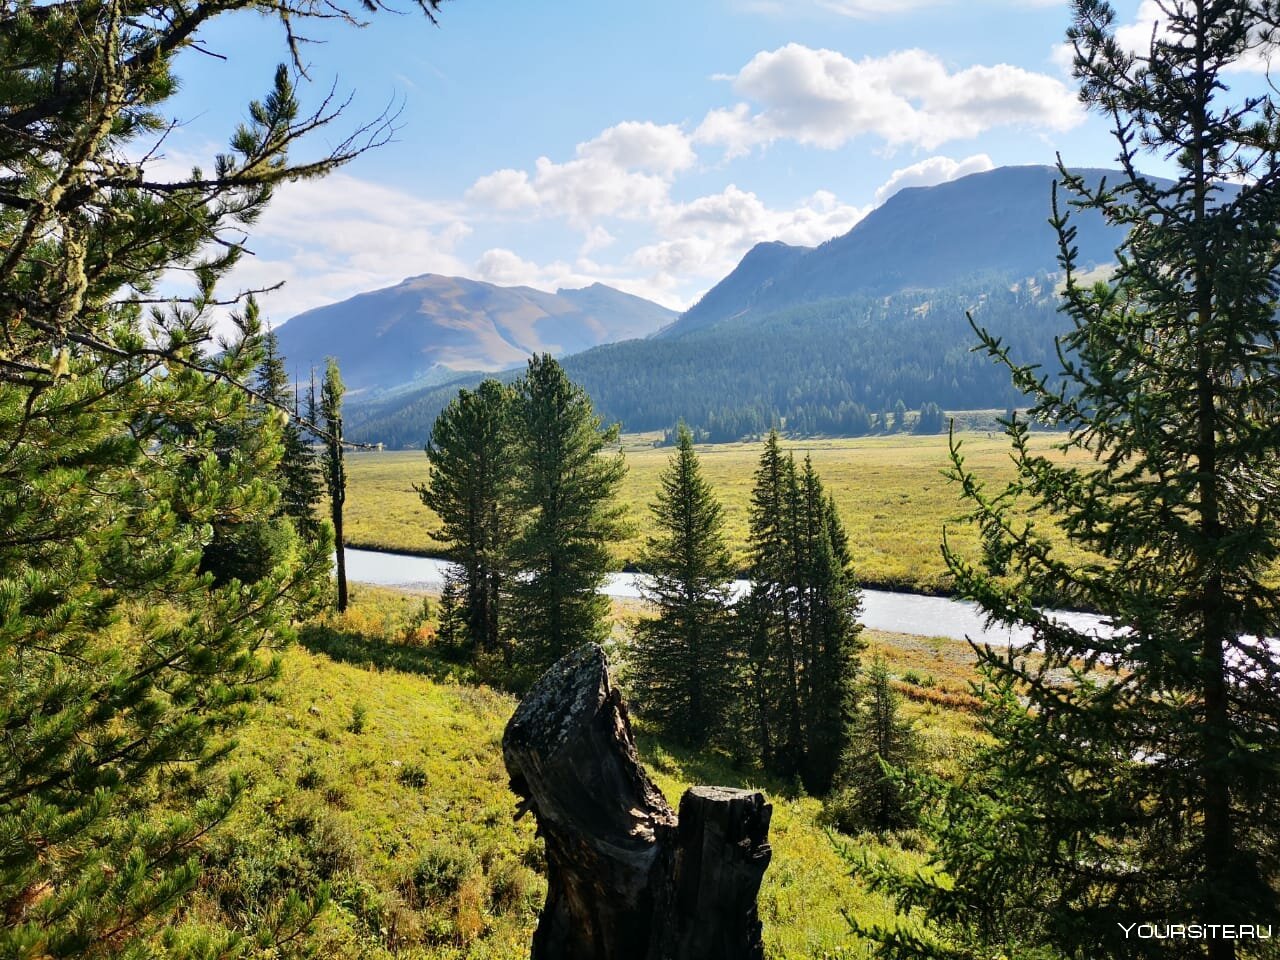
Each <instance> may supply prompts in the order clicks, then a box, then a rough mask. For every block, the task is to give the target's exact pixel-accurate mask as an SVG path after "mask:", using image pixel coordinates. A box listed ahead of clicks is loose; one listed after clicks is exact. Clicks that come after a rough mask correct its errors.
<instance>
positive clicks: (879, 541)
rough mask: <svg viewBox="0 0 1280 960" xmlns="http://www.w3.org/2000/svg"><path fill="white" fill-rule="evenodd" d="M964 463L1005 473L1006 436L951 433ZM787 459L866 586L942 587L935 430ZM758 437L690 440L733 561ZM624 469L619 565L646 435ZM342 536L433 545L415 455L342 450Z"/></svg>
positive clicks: (645, 518)
mask: <svg viewBox="0 0 1280 960" xmlns="http://www.w3.org/2000/svg"><path fill="white" fill-rule="evenodd" d="M960 437H961V439H962V440H963V448H962V449H963V451H964V454H965V456H966V460H967V462H968V465H969V466H970V467H971V468H973V469H974V470H975V471H976V472H978V473H979V474H980V475H981V476H983V477H984V478H988V479H989V480H990V481H991V482H992V483H999V482H1003V481H1006V480H1008V479H1009V478H1010V477H1011V476H1012V473H1013V468H1012V464H1011V461H1010V459H1009V442H1008V440H1007V438H1005V437H1004V436H1002V435H999V434H994V435H993V434H987V433H966V434H961V435H960ZM1057 439H1058V437H1057V436H1056V435H1051V434H1037V435H1035V436H1034V437H1033V438H1032V446H1033V449H1036V450H1042V451H1047V450H1048V449H1049V447H1050V445H1051V444H1052V443H1053V442H1054V441H1055V440H1057ZM784 446H785V447H786V448H787V449H789V450H792V451H794V453H795V455H796V457H797V458H798V459H803V458H804V457H805V456H811V457H812V458H813V462H814V466H815V467H816V468H817V470H818V473H819V474H820V475H821V477H822V480H823V483H824V484H825V485H826V487H827V489H828V490H829V491H830V492H831V493H832V494H833V495H834V496H835V498H836V503H837V504H838V506H839V509H840V515H841V518H842V519H843V520H844V523H845V526H846V528H847V529H848V531H849V539H850V544H851V547H852V551H853V559H854V565H855V568H856V570H857V574H858V578H859V579H860V580H861V581H862V582H863V583H864V584H867V585H872V586H881V587H890V588H906V589H913V590H922V591H929V592H936V591H945V590H946V589H947V587H948V580H947V576H946V568H945V565H944V564H943V561H942V554H941V549H940V544H941V541H942V530H943V527H944V526H947V527H948V528H949V530H950V531H951V535H952V538H953V539H952V542H953V543H954V544H956V545H957V546H958V547H960V548H961V549H966V550H972V549H973V548H974V547H975V546H976V542H977V541H976V537H975V535H974V532H973V530H972V529H971V528H970V527H969V526H968V525H967V524H963V523H957V522H956V519H957V518H958V517H959V516H960V515H961V514H963V512H964V509H965V508H964V504H963V503H962V502H961V501H960V499H959V489H958V487H957V485H956V484H953V483H950V482H948V481H947V480H946V479H945V477H944V476H943V473H944V471H946V469H947V468H948V466H949V458H948V452H947V438H946V437H945V436H927V437H917V436H889V437H866V438H858V439H831V440H801V441H790V440H788V441H785V443H784ZM761 447H762V444H761V443H759V442H751V443H726V444H715V445H703V446H699V447H698V455H699V457H700V458H701V461H702V466H703V470H704V471H705V473H706V476H707V478H708V480H709V481H710V482H711V484H712V485H713V486H714V488H715V490H716V493H717V495H718V496H719V498H720V500H721V502H722V503H723V504H724V508H725V519H726V524H727V530H728V535H729V539H730V542H731V543H732V545H733V547H734V550H735V552H736V555H737V557H738V559H739V560H740V561H741V560H743V559H744V554H745V549H744V545H745V543H746V537H747V512H748V506H749V503H750V498H751V487H752V483H753V481H752V474H753V473H754V471H755V468H756V464H757V462H758V461H759V458H760V451H761ZM624 450H625V453H626V459H627V464H628V466H629V468H630V469H629V470H628V472H627V477H626V479H625V480H624V481H623V485H622V493H621V495H622V499H623V501H624V503H625V504H626V505H627V509H628V511H629V513H630V516H631V519H632V521H633V526H634V528H635V531H634V533H633V535H632V536H631V537H629V538H628V539H625V540H622V541H620V542H618V543H617V544H616V545H615V557H616V559H617V562H618V564H619V565H620V566H622V565H625V564H627V563H631V562H633V561H634V559H635V557H636V556H637V554H638V552H639V550H640V547H641V545H642V543H643V538H644V536H645V535H646V532H647V529H646V528H647V527H648V526H649V521H650V513H649V508H648V504H649V503H651V502H652V500H653V498H654V496H655V494H656V492H657V488H658V474H659V472H660V471H661V470H662V468H663V466H665V464H666V463H667V460H668V458H669V457H670V455H671V450H670V449H669V448H655V447H653V446H652V438H650V437H628V438H626V443H625V445H624ZM348 470H349V473H350V481H349V489H348V494H347V515H346V525H347V543H348V545H349V546H353V547H365V548H369V549H375V550H396V551H406V552H416V553H434V552H436V551H438V550H439V549H440V543H439V542H438V541H437V540H436V539H435V538H434V537H433V531H435V530H436V529H437V527H438V523H437V521H436V518H435V516H434V515H433V514H431V512H430V511H428V510H427V509H426V508H425V507H424V506H423V505H422V503H421V501H420V500H419V498H418V495H417V494H416V493H415V492H414V490H413V484H415V483H422V482H425V480H426V474H427V460H426V457H425V456H424V455H423V454H422V453H419V452H413V451H396V452H385V453H360V454H353V455H352V456H350V457H349V458H348Z"/></svg>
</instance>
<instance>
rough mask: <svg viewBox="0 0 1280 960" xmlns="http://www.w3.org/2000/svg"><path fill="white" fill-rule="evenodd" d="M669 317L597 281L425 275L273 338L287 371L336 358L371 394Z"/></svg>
mask: <svg viewBox="0 0 1280 960" xmlns="http://www.w3.org/2000/svg"><path fill="white" fill-rule="evenodd" d="M675 317H676V312H675V311H674V310H669V309H667V308H666V307H663V306H660V305H659V304H656V303H653V302H652V301H649V300H645V299H644V298H642V297H637V296H634V295H633V294H628V293H624V292H622V291H621V290H616V289H614V288H613V287H610V286H607V285H605V284H603V283H594V284H591V285H589V286H586V287H582V288H561V289H560V290H557V291H556V292H555V293H548V292H546V291H544V290H537V289H535V288H533V287H528V286H512V287H505V286H500V285H498V284H492V283H487V282H485V281H483V280H471V279H468V278H465V277H447V276H443V275H440V274H433V273H426V274H420V275H417V276H413V277H406V278H405V279H404V280H402V281H401V282H400V283H398V284H395V285H394V286H390V287H384V288H382V289H379V290H371V291H367V292H365V293H359V294H356V295H355V296H353V297H349V298H347V299H346V300H342V301H339V302H338V303H333V304H328V305H326V306H323V307H316V308H314V309H312V310H307V311H304V312H303V313H300V314H298V315H297V316H294V317H291V318H290V319H289V320H287V321H285V322H284V323H282V324H281V325H280V326H279V327H277V328H276V336H277V338H278V340H279V345H280V352H281V353H282V354H283V355H284V356H285V357H287V358H288V362H289V364H290V366H291V368H292V369H294V370H307V369H309V368H310V367H313V366H314V367H318V366H321V365H322V364H323V363H324V358H325V357H327V356H334V357H337V359H338V362H339V365H340V366H341V368H342V375H343V379H344V380H345V382H346V383H347V386H348V387H349V389H350V390H351V392H352V393H353V394H355V395H360V394H366V395H374V394H385V393H395V392H400V391H403V390H404V389H406V388H407V387H410V386H412V385H413V384H415V383H418V384H427V383H429V382H431V381H436V382H439V381H440V380H442V379H449V377H450V374H451V373H452V374H458V375H461V374H463V373H465V372H467V371H477V372H481V373H484V372H493V371H497V370H502V369H505V368H508V367H511V366H513V365H516V364H518V363H520V362H521V361H522V360H524V358H526V357H527V356H528V355H529V354H531V353H542V352H546V353H552V354H555V355H557V356H564V355H567V354H571V353H577V352H580V351H582V350H585V349H589V348H591V347H595V346H600V345H602V344H606V343H613V342H616V341H618V340H627V339H633V338H635V337H640V336H647V335H649V334H651V333H654V332H656V331H657V330H658V329H660V328H661V327H663V326H664V325H666V324H668V323H670V322H671V321H672V320H673V319H674V318H675Z"/></svg>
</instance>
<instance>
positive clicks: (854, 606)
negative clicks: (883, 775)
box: [800, 457, 863, 794]
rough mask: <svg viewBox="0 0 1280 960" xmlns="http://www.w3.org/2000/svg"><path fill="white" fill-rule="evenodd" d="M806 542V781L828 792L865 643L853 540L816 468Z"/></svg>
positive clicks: (809, 486) (807, 471)
mask: <svg viewBox="0 0 1280 960" xmlns="http://www.w3.org/2000/svg"><path fill="white" fill-rule="evenodd" d="M801 490H802V495H803V498H804V515H805V529H806V536H805V542H804V552H803V563H802V567H801V570H802V579H801V583H800V592H801V595H802V597H803V608H804V627H803V630H804V633H805V635H806V637H807V641H806V643H805V645H804V646H805V650H804V654H805V656H804V680H805V682H804V696H805V698H806V699H805V711H804V714H805V740H804V763H803V766H802V768H801V775H802V778H803V780H804V783H805V786H806V788H807V789H808V790H809V791H810V792H811V793H814V794H824V793H826V792H827V791H828V790H829V789H830V788H831V784H832V782H833V781H834V779H835V776H836V772H837V769H838V767H839V764H840V757H841V756H842V754H843V753H844V752H845V750H846V749H847V747H848V744H849V737H850V721H851V719H852V716H853V707H854V700H855V699H856V696H855V690H854V687H855V683H856V679H857V675H858V668H859V654H860V653H861V650H862V647H863V643H862V640H861V638H860V634H861V632H862V627H861V625H860V624H859V623H858V613H859V609H860V602H861V597H860V595H859V592H858V589H857V584H856V583H855V581H854V578H853V572H852V569H851V567H850V557H849V540H848V536H847V535H846V533H845V531H844V527H843V525H842V524H841V522H840V518H839V516H838V514H837V512H836V505H835V501H834V500H833V499H832V498H831V497H830V496H828V495H827V494H826V493H825V492H824V490H823V488H822V482H821V480H819V479H818V475H817V473H816V471H815V470H814V468H813V462H812V460H810V459H809V458H808V457H806V458H805V462H804V471H803V473H802V475H801Z"/></svg>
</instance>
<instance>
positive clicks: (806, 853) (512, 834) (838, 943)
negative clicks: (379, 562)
mask: <svg viewBox="0 0 1280 960" xmlns="http://www.w3.org/2000/svg"><path fill="white" fill-rule="evenodd" d="M627 615H628V611H620V612H619V615H618V616H619V620H625V618H626V616H627ZM426 623H427V621H426V620H425V619H424V608H423V598H422V597H421V596H415V595H411V594H407V593H401V592H397V591H391V590H384V589H379V588H372V587H366V586H362V585H355V587H354V588H353V604H352V607H351V609H350V610H349V611H348V613H347V614H346V615H344V616H331V617H329V618H327V619H325V620H323V621H321V622H318V623H315V624H312V625H310V626H308V627H307V628H305V629H304V631H303V633H302V642H301V644H299V645H298V646H295V647H294V648H292V649H291V650H290V651H288V652H287V654H286V655H285V661H284V667H285V675H284V681H283V682H282V683H281V684H280V685H279V686H278V687H277V689H276V691H275V693H274V694H273V695H272V696H271V697H270V698H269V702H268V703H266V704H265V705H264V707H263V709H262V710H261V711H260V713H259V715H258V716H257V718H256V719H255V720H254V721H253V722H252V724H251V725H250V726H249V727H248V728H247V729H246V730H245V731H244V733H243V735H242V737H241V741H240V745H239V747H238V748H237V750H236V751H235V753H234V754H233V756H232V758H231V761H230V765H231V766H233V767H234V768H236V769H238V770H240V771H242V772H243V773H244V774H245V775H246V776H247V777H248V779H249V782H250V784H251V787H250V789H249V793H248V796H247V797H246V798H245V800H244V801H243V802H242V803H241V804H240V806H239V807H238V808H237V810H236V812H235V813H234V815H233V819H232V821H231V822H230V823H228V824H227V825H225V826H224V828H222V829H221V830H220V831H219V832H218V833H217V834H216V835H215V836H214V837H213V838H212V840H210V841H209V842H208V843H207V844H206V847H205V850H204V854H203V856H204V860H205V864H206V868H205V873H204V877H203V880H202V883H201V886H200V888H199V889H198V891H197V893H196V895H195V897H194V898H193V899H191V900H190V901H189V903H188V906H187V907H186V908H185V915H184V918H183V919H185V920H186V921H189V922H199V923H201V924H203V925H204V926H206V927H209V926H211V927H213V928H215V929H218V928H221V929H228V930H231V929H241V930H243V929H249V930H259V931H260V930H263V929H267V928H270V926H271V925H272V923H273V922H274V918H275V917H276V915H277V911H278V907H279V904H280V903H282V902H283V899H284V898H285V897H286V896H287V894H288V893H289V891H291V890H298V891H299V892H301V893H303V894H308V893H312V892H314V891H316V890H318V889H320V887H321V885H327V886H328V887H329V889H330V890H331V892H332V900H331V902H330V903H329V905H328V906H327V907H326V908H325V909H324V911H323V913H322V914H321V915H320V917H319V919H318V922H317V923H316V925H315V927H314V929H313V930H312V931H311V932H310V933H309V934H307V935H306V936H305V937H302V938H300V939H299V940H298V941H296V942H295V943H294V944H292V949H293V950H296V951H297V952H298V954H299V955H302V954H303V953H306V952H308V951H309V952H311V953H312V954H313V955H318V956H333V957H361V958H389V957H392V956H395V957H402V958H430V960H451V958H463V957H466V958H474V960H517V958H521V960H522V958H524V957H527V956H528V949H529V947H528V944H529V937H530V935H531V933H532V930H533V927H534V925H535V924H536V921H537V911H538V909H539V907H540V906H541V903H542V899H543V897H544V895H545V885H544V881H543V879H542V871H543V859H542V848H541V841H540V840H538V839H537V838H535V836H534V826H533V823H532V822H531V819H532V818H526V819H525V820H523V821H520V822H513V820H512V812H513V810H514V796H513V795H512V794H511V793H510V792H509V790H508V788H507V776H506V771H505V768H504V766H503V763H502V756H501V737H502V731H503V727H504V725H505V723H506V721H507V719H508V718H509V716H510V715H511V713H512V711H513V710H514V708H515V700H514V699H513V698H511V697H510V696H508V695H506V694H503V693H500V692H498V691H495V690H493V689H490V688H488V687H485V686H482V685H478V684H476V683H474V682H473V677H472V676H471V675H470V672H469V671H468V670H467V669H466V668H464V667H461V666H458V665H456V664H452V663H450V662H449V661H448V660H447V659H446V658H444V657H442V656H441V654H440V651H439V650H437V649H436V648H435V647H434V646H433V645H432V644H431V642H430V641H429V640H428V641H427V642H425V643H424V642H423V637H429V636H430V630H429V629H426V628H425V624H426ZM868 639H869V640H870V641H871V648H872V651H879V652H882V653H883V654H884V655H885V656H886V658H887V659H888V660H889V663H890V670H891V672H893V673H894V674H896V675H898V676H899V678H900V684H901V687H902V688H903V689H908V688H911V687H913V686H919V685H920V684H921V683H926V682H927V683H928V684H929V686H928V687H927V688H925V687H921V689H931V690H936V691H940V692H947V691H954V692H960V691H962V689H963V687H964V686H965V685H966V684H967V682H968V680H970V679H972V676H973V672H972V655H971V652H970V651H969V650H968V648H967V647H965V646H964V645H963V644H957V643H954V642H951V641H946V640H925V639H921V638H904V637H899V636H896V635H893V634H882V633H875V632H869V634H868ZM868 655H870V652H869V653H868ZM907 674H914V676H915V681H914V682H908V681H905V680H902V679H901V678H902V677H903V676H905V675H907ZM926 675H927V676H928V677H929V680H928V681H925V680H924V677H925V676H926ZM906 709H907V710H908V712H909V713H910V714H911V715H912V716H914V717H915V718H916V719H917V724H918V727H919V728H920V730H921V732H922V735H923V736H924V739H925V744H926V749H927V752H928V756H929V758H930V762H931V763H932V764H933V765H934V767H935V769H938V770H940V771H943V772H946V771H954V770H956V769H958V768H959V767H960V766H961V765H962V764H963V757H964V755H965V753H966V751H967V750H968V749H969V748H970V746H971V744H972V742H973V736H974V730H975V727H974V720H973V717H972V716H971V715H970V714H969V713H968V712H967V711H965V710H964V709H956V708H954V707H953V706H949V705H946V704H944V703H938V702H933V701H930V700H929V699H927V698H926V699H918V698H917V699H912V700H909V701H908V704H907V708H906ZM640 729H641V736H640V748H641V755H642V758H643V760H644V762H645V763H646V765H647V766H648V769H649V770H650V772H651V773H652V775H653V776H654V779H655V781H656V782H657V783H658V785H659V786H660V787H661V788H662V790H663V791H664V793H665V794H666V796H667V797H668V799H669V800H670V801H671V803H672V804H673V806H674V805H675V804H677V803H678V800H679V797H680V794H681V793H682V792H683V790H684V789H685V788H686V787H688V786H690V785H692V784H694V783H719V784H724V785H729V786H739V787H754V788H759V789H763V790H764V791H765V792H766V794H767V795H768V796H769V798H770V801H771V802H772V803H773V805H774V814H773V822H772V828H771V831H770V839H771V842H772V845H773V849H774V856H773V861H772V863H771V865H770V867H769V870H768V871H767V873H766V874H765V881H764V886H763V889H762V891H761V895H760V901H759V903H760V910H761V917H762V920H763V921H764V931H765V940H766V945H767V951H768V956H769V957H770V958H772V960H802V958H805V960H807V958H813V960H817V958H837V957H840V958H844V957H849V958H854V957H864V956H866V955H867V952H866V947H865V945H864V944H861V943H860V942H858V941H856V940H854V939H853V938H851V937H850V935H849V934H848V927H847V924H846V921H845V920H844V914H845V913H848V914H849V915H850V916H855V917H858V918H859V919H862V920H863V921H867V922H877V921H879V922H885V923H888V922H891V921H892V918H893V911H892V909H891V906H890V904H889V903H888V902H887V901H886V900H885V899H884V898H883V897H882V896H880V895H878V894H876V893H873V892H871V891H869V890H867V889H866V888H864V887H863V886H861V885H860V884H859V883H858V882H857V881H856V880H853V879H851V878H850V877H849V867H848V863H847V862H846V860H845V859H844V858H842V856H841V855H840V853H839V852H838V850H837V843H839V844H843V845H846V846H847V847H848V848H849V852H850V853H852V854H853V855H855V856H859V855H862V854H868V855H871V856H884V857H886V858H888V859H890V860H892V861H893V862H895V863H898V864H900V865H903V866H908V867H909V866H912V865H915V864H918V863H919V862H920V860H921V854H920V853H919V852H918V851H916V850H915V849H914V848H913V844H912V837H911V836H910V835H906V836H904V837H902V838H893V837H890V838H888V839H886V840H884V841H881V840H878V839H876V838H874V837H872V836H870V835H865V836H860V837H852V838H843V839H840V840H833V837H832V835H831V834H830V833H829V832H828V830H827V829H826V827H825V826H824V824H823V820H822V815H821V813H822V806H821V802H820V801H819V800H817V799H814V798H812V797H807V796H804V795H803V794H802V793H799V792H797V791H796V790H795V789H794V788H792V787H789V786H788V785H786V784H779V783H774V782H771V781H769V780H767V779H764V778H761V777H760V776H758V775H755V774H752V773H750V772H744V771H742V770H739V769H736V768H735V767H733V766H732V765H731V764H730V763H729V762H728V760H727V759H726V758H725V757H723V756H721V755H718V754H709V753H705V752H704V753H696V752H691V751H686V750H682V749H679V748H677V747H674V746H672V745H669V744H666V743H664V742H663V741H662V740H661V739H659V738H656V737H654V736H652V735H648V734H646V733H644V730H643V725H641V727H640ZM263 955H264V956H266V955H271V956H276V955H284V956H292V955H294V953H292V952H289V951H286V952H284V953H283V954H263Z"/></svg>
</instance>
